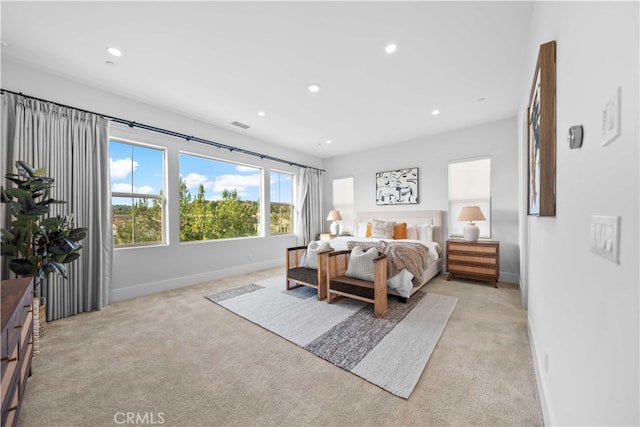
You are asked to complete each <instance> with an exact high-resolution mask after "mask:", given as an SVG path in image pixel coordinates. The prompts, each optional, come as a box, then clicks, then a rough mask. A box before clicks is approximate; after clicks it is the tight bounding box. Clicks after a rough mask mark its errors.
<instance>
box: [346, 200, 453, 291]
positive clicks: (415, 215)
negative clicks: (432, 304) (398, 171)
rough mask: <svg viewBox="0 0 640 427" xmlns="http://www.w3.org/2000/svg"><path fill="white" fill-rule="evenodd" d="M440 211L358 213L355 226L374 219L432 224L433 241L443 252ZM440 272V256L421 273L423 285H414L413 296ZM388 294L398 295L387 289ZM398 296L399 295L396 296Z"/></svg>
mask: <svg viewBox="0 0 640 427" xmlns="http://www.w3.org/2000/svg"><path fill="white" fill-rule="evenodd" d="M442 216H443V215H442V211H435V210H424V211H417V210H416V211H399V210H394V211H377V212H358V213H357V214H356V224H359V223H361V222H371V221H372V220H374V219H378V220H382V221H395V222H400V223H402V222H406V223H407V224H427V223H431V224H433V241H434V242H437V243H439V244H440V247H441V248H442V250H443V251H444V240H443V235H442ZM441 272H442V256H441V257H440V258H439V259H438V261H436V262H432V263H431V264H430V265H429V267H428V268H427V270H426V271H425V272H424V273H423V276H424V283H422V284H420V285H414V286H413V289H412V290H411V295H413V294H414V293H415V292H416V291H417V290H418V289H420V288H421V287H423V286H424V285H426V284H427V282H428V281H429V280H431V279H432V278H434V277H435V276H437V275H439V274H440V273H441ZM387 293H389V294H393V295H398V293H397V292H396V290H395V289H389V290H388V292H387ZM398 296H399V295H398Z"/></svg>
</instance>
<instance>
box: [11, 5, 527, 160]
mask: <svg viewBox="0 0 640 427" xmlns="http://www.w3.org/2000/svg"><path fill="white" fill-rule="evenodd" d="M1 8H2V9H1V12H2V27H1V28H2V35H1V37H2V38H1V40H2V44H3V45H2V59H3V60H12V61H15V62H19V63H22V64H25V65H28V66H32V67H35V68H38V69H41V70H44V71H48V72H52V73H55V74H58V75H62V76H65V77H68V78H70V79H73V80H77V81H79V82H82V83H85V84H89V85H92V86H96V87H99V88H102V89H106V90H109V91H111V92H114V93H117V94H119V95H122V96H126V97H129V98H133V99H136V100H139V101H143V102H146V103H148V104H152V105H155V106H159V107H162V108H164V109H167V110H171V111H176V112H180V113H181V114H184V115H186V116H190V117H193V118H197V119H199V120H202V121H205V122H208V123H213V124H215V125H218V126H220V127H223V128H226V129H229V130H233V131H236V132H239V133H242V134H246V135H250V136H252V137H255V138H259V139H261V140H265V141H268V142H270V143H273V144H277V145H281V146H284V147H290V148H292V149H295V150H298V151H301V152H305V153H308V154H311V155H313V156H317V157H319V158H328V157H333V156H337V155H341V154H345V153H349V152H354V151H360V150H366V149H369V148H373V147H376V146H380V145H386V144H391V143H396V142H401V141H406V140H410V139H413V138H418V137H421V136H426V135H433V134H437V133H441V132H445V131H448V130H452V129H457V128H463V127H468V126H473V125H476V124H479V123H486V122H489V121H493V120H499V119H502V118H506V117H511V116H514V115H515V114H516V111H517V107H518V98H519V93H520V87H521V81H522V80H523V78H524V77H525V76H524V75H523V72H524V68H523V65H524V62H525V61H524V59H525V57H526V55H525V53H526V52H525V50H526V48H527V43H528V33H529V23H530V17H531V8H532V4H531V3H530V2H518V1H516V2H480V1H474V2H431V1H424V2H415V1H414V2H337V1H336V2H333V1H328V2H295V1H294V2H184V1H173V2H151V1H145V2H56V1H48V2H12V1H2V4H1ZM390 42H394V43H396V44H397V47H398V48H397V51H396V52H395V53H393V54H387V53H385V46H386V45H387V44H388V43H390ZM108 46H114V47H117V48H118V49H120V50H121V51H122V56H121V57H119V58H116V57H113V56H111V55H110V54H109V53H107V51H106V48H107V47H108ZM107 61H110V62H112V64H107ZM311 83H316V84H318V85H319V86H320V90H319V91H318V92H317V93H311V92H309V91H308V89H307V87H308V86H309V84H311ZM5 89H10V90H17V91H22V92H24V93H25V94H29V88H9V87H7V88H5ZM34 95H36V96H37V94H34ZM436 109H437V110H440V114H439V115H433V114H432V111H433V110H436ZM259 111H264V113H265V115H264V116H259V115H258V112H259ZM124 118H125V119H131V120H135V117H124ZM234 121H237V122H241V123H244V124H247V125H249V126H250V128H248V129H246V130H243V129H240V128H238V127H236V126H232V125H231V124H230V123H231V122H234ZM198 136H200V135H198ZM328 140H331V141H332V142H331V144H328V143H327V141H328ZM220 142H222V143H224V141H220Z"/></svg>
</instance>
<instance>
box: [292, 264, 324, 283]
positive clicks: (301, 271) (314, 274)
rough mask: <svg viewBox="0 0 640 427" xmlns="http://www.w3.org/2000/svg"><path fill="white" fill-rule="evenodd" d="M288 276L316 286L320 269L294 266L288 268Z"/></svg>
mask: <svg viewBox="0 0 640 427" xmlns="http://www.w3.org/2000/svg"><path fill="white" fill-rule="evenodd" d="M287 278H288V279H292V280H299V281H301V282H304V283H309V284H311V285H314V286H318V270H315V269H313V268H307V267H294V268H291V269H289V270H287Z"/></svg>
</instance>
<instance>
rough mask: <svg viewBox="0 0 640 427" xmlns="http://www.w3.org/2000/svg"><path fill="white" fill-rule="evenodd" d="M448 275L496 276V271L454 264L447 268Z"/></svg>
mask: <svg viewBox="0 0 640 427" xmlns="http://www.w3.org/2000/svg"><path fill="white" fill-rule="evenodd" d="M449 272H450V273H475V274H485V275H487V276H496V275H497V273H498V272H497V270H496V269H495V268H485V267H475V266H472V265H462V264H456V265H455V266H449Z"/></svg>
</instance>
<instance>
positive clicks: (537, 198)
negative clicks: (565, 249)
mask: <svg viewBox="0 0 640 427" xmlns="http://www.w3.org/2000/svg"><path fill="white" fill-rule="evenodd" d="M527 124H528V131H527V135H528V137H527V139H528V167H527V176H528V182H529V186H528V187H529V191H528V198H527V200H528V202H527V205H528V208H527V213H528V214H529V215H536V216H555V215H556V42H555V41H550V42H548V43H545V44H543V45H540V51H539V53H538V62H537V64H536V69H535V73H534V75H533V83H532V85H531V95H530V97H529V107H528V108H527Z"/></svg>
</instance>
